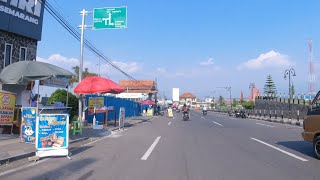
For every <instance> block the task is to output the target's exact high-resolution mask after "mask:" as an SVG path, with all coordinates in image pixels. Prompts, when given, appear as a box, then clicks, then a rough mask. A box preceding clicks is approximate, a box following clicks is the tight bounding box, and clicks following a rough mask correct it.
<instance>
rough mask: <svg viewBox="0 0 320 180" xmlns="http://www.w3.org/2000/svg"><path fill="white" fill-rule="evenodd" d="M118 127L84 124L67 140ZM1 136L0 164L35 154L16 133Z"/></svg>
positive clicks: (128, 124) (138, 119) (135, 119)
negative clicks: (78, 132)
mask: <svg viewBox="0 0 320 180" xmlns="http://www.w3.org/2000/svg"><path fill="white" fill-rule="evenodd" d="M151 119H152V117H147V116H137V117H131V118H127V119H126V120H125V126H126V127H131V126H135V125H137V124H139V123H142V122H147V121H150V120H151ZM118 128H119V127H118V126H117V124H116V125H114V121H112V122H110V123H108V127H107V128H105V129H93V128H92V126H86V127H84V128H83V133H82V134H76V135H75V136H73V135H72V131H70V133H69V139H70V141H69V142H70V143H73V142H77V141H81V140H85V139H89V138H92V139H95V138H99V137H103V136H108V135H110V134H111V131H113V130H115V129H118ZM1 136H3V138H0V164H5V163H7V162H8V161H14V160H17V159H21V158H25V157H29V156H33V155H35V151H36V149H35V145H34V144H31V143H24V142H21V140H20V138H19V137H18V136H17V135H6V134H3V135H1Z"/></svg>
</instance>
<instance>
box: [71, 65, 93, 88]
mask: <svg viewBox="0 0 320 180" xmlns="http://www.w3.org/2000/svg"><path fill="white" fill-rule="evenodd" d="M72 70H73V72H74V73H75V74H76V76H75V77H74V78H72V79H71V80H70V82H71V84H73V83H74V82H79V66H74V67H72ZM97 75H98V74H96V73H92V72H89V69H88V68H84V71H83V72H82V79H84V78H86V77H89V76H97Z"/></svg>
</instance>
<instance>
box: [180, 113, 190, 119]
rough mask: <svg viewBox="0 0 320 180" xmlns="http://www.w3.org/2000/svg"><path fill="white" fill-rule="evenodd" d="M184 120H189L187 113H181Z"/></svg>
mask: <svg viewBox="0 0 320 180" xmlns="http://www.w3.org/2000/svg"><path fill="white" fill-rule="evenodd" d="M182 119H183V120H184V121H188V120H189V113H183V118H182Z"/></svg>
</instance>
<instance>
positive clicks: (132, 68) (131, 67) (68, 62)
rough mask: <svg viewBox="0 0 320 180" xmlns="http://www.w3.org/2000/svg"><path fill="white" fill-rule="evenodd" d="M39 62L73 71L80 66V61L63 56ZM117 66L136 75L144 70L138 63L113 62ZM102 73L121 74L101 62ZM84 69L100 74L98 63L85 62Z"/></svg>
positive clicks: (39, 59)
mask: <svg viewBox="0 0 320 180" xmlns="http://www.w3.org/2000/svg"><path fill="white" fill-rule="evenodd" d="M37 61H41V62H45V63H49V64H53V65H56V66H59V67H62V68H64V69H67V70H70V71H72V67H74V66H79V60H78V59H76V58H67V57H65V56H63V55H61V54H52V55H51V56H49V58H47V59H46V58H41V57H37ZM112 62H113V63H114V64H115V65H116V66H118V67H119V68H120V69H121V70H123V71H125V72H126V73H129V74H131V73H136V72H139V71H140V70H142V65H140V64H138V63H136V62H123V61H112ZM100 63H101V64H100V71H101V73H102V74H108V75H110V74H113V73H119V71H118V70H116V69H114V68H113V67H111V66H110V65H109V64H106V63H105V62H104V61H102V60H101V62H100ZM84 68H88V69H89V71H90V72H94V73H98V61H94V62H93V61H84Z"/></svg>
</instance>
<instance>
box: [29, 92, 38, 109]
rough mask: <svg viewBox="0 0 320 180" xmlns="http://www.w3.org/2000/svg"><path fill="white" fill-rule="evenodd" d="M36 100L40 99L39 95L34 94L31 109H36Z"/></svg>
mask: <svg viewBox="0 0 320 180" xmlns="http://www.w3.org/2000/svg"><path fill="white" fill-rule="evenodd" d="M38 98H40V95H39V94H36V95H34V96H33V98H32V102H31V107H37V104H38Z"/></svg>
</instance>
